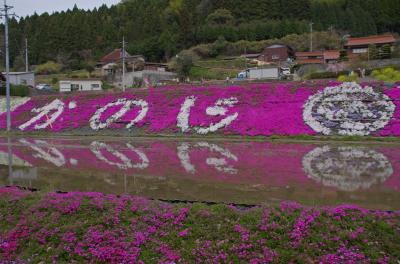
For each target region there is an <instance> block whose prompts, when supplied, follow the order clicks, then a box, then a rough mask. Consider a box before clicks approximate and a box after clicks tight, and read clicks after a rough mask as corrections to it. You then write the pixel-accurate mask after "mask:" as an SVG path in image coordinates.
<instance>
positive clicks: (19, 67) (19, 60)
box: [13, 55, 25, 71]
mask: <svg viewBox="0 0 400 264" xmlns="http://www.w3.org/2000/svg"><path fill="white" fill-rule="evenodd" d="M13 70H14V71H25V60H24V57H23V56H22V55H19V56H17V57H15V59H14V63H13Z"/></svg>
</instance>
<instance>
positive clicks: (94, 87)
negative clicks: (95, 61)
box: [91, 83, 100, 89]
mask: <svg viewBox="0 0 400 264" xmlns="http://www.w3.org/2000/svg"><path fill="white" fill-rule="evenodd" d="M91 87H92V89H97V88H100V84H98V83H93V84H92V85H91Z"/></svg>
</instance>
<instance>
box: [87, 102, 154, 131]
mask: <svg viewBox="0 0 400 264" xmlns="http://www.w3.org/2000/svg"><path fill="white" fill-rule="evenodd" d="M117 105H122V107H121V109H120V110H119V111H118V112H116V113H115V114H113V115H112V116H110V117H109V118H107V120H106V121H104V122H101V121H100V117H101V115H102V114H103V113H104V112H105V111H106V110H107V109H108V108H110V107H113V106H117ZM132 106H139V107H140V108H141V109H140V111H139V114H138V115H137V117H136V118H135V119H134V120H132V121H131V122H130V123H129V124H128V125H127V126H126V128H128V129H130V128H131V127H132V126H134V125H135V124H137V123H138V122H140V121H142V120H143V119H144V118H145V117H146V115H147V112H148V111H149V105H148V103H147V102H146V101H143V100H127V99H125V98H122V99H119V100H118V101H116V102H112V103H109V104H107V105H105V106H103V107H102V108H100V109H98V110H97V111H96V113H95V114H94V115H93V116H92V118H91V119H90V127H91V128H92V129H93V130H100V129H104V128H107V127H109V126H110V125H111V124H112V123H114V122H115V121H117V120H119V119H120V118H121V117H123V116H124V115H125V114H126V113H127V112H128V111H129V110H130V109H131V107H132Z"/></svg>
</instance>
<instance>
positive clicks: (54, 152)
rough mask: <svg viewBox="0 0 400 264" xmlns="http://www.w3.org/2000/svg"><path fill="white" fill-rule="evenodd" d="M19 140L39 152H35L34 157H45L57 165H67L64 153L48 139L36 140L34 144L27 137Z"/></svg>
mask: <svg viewBox="0 0 400 264" xmlns="http://www.w3.org/2000/svg"><path fill="white" fill-rule="evenodd" d="M19 142H20V143H22V144H23V145H25V146H28V147H30V148H31V149H33V150H34V151H36V152H37V154H33V157H35V158H39V159H44V160H46V161H48V162H50V163H52V164H54V165H55V166H57V167H61V166H64V165H65V157H64V155H63V154H62V153H61V152H60V151H59V150H58V149H57V148H55V147H53V146H52V145H50V144H49V143H47V142H46V141H43V140H35V141H34V144H32V143H30V142H29V141H27V140H25V139H21V140H20V141H19Z"/></svg>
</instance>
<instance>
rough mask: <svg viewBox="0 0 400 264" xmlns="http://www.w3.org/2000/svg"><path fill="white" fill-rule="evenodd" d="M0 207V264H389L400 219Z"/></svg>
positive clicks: (328, 213) (18, 203) (35, 197)
mask: <svg viewBox="0 0 400 264" xmlns="http://www.w3.org/2000/svg"><path fill="white" fill-rule="evenodd" d="M22 194H23V195H22ZM0 203H1V204H2V207H0V221H1V226H2V229H1V230H0V259H1V260H2V261H5V262H18V263H24V262H38V261H44V262H55V263H58V262H86V263H148V262H152V263H236V262H238V263H242V262H243V263H253V264H256V263H260V264H261V263H290V262H293V263H295V262H299V261H302V260H304V259H307V260H309V261H310V262H316V263H370V262H374V263H391V262H393V261H395V260H396V258H397V257H398V252H396V250H395V248H396V247H397V245H398V242H399V236H398V232H399V230H400V212H399V211H394V212H393V211H392V212H385V211H370V210H365V209H362V208H359V207H357V206H352V205H343V206H339V207H337V208H335V207H333V208H332V207H330V208H328V207H326V208H310V207H304V206H301V205H299V204H296V203H293V202H288V203H284V204H282V206H268V207H265V206H264V207H252V208H245V209H244V208H238V207H236V206H234V205H231V206H224V205H216V206H206V205H201V204H170V203H164V202H159V201H151V200H147V199H145V198H141V197H136V196H129V195H122V196H116V195H106V194H101V193H80V192H71V193H49V194H38V193H36V194H35V193H30V192H27V191H23V190H20V189H17V188H14V187H12V188H0ZM335 215H341V217H342V218H341V220H340V221H338V220H337V219H336V218H335ZM293 243H295V245H294V244H293ZM371 245H373V246H371Z"/></svg>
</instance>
